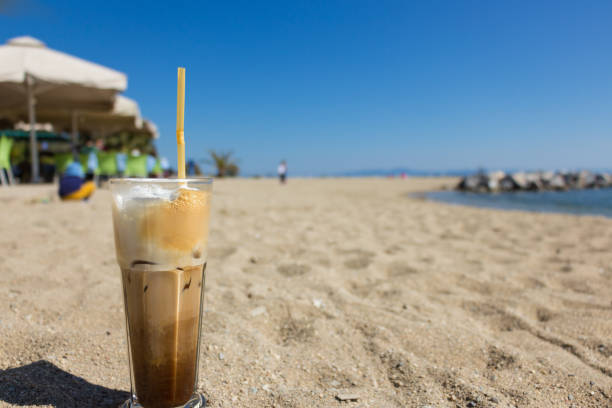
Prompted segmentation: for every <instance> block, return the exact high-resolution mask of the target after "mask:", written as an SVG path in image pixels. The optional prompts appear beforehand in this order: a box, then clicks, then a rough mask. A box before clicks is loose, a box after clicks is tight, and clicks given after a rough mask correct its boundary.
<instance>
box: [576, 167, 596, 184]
mask: <svg viewBox="0 0 612 408" xmlns="http://www.w3.org/2000/svg"><path fill="white" fill-rule="evenodd" d="M595 181H596V176H595V174H593V173H591V172H590V171H586V170H582V171H581V172H580V173H578V180H577V182H576V188H593V187H595Z"/></svg>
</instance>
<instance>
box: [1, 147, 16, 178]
mask: <svg viewBox="0 0 612 408" xmlns="http://www.w3.org/2000/svg"><path fill="white" fill-rule="evenodd" d="M12 148H13V139H9V138H8V137H6V136H4V135H2V137H0V182H1V183H2V185H3V186H4V185H6V184H9V185H10V184H15V180H13V170H12V169H11V149H12ZM4 170H6V173H7V174H8V183H7V180H6V177H5V176H4Z"/></svg>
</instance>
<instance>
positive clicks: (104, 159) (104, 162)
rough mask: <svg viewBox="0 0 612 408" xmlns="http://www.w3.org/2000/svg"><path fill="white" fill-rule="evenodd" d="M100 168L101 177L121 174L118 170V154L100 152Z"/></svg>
mask: <svg viewBox="0 0 612 408" xmlns="http://www.w3.org/2000/svg"><path fill="white" fill-rule="evenodd" d="M98 167H99V169H100V174H101V175H103V176H116V175H117V174H118V173H119V172H118V170H117V156H116V154H115V153H110V152H98Z"/></svg>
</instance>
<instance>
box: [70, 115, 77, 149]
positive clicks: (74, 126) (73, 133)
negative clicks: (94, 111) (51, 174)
mask: <svg viewBox="0 0 612 408" xmlns="http://www.w3.org/2000/svg"><path fill="white" fill-rule="evenodd" d="M78 127H79V122H78V113H77V111H76V110H73V111H72V131H71V133H70V134H71V137H72V154H73V155H74V160H76V161H78V160H79V158H78V152H77V142H78V138H79V129H78Z"/></svg>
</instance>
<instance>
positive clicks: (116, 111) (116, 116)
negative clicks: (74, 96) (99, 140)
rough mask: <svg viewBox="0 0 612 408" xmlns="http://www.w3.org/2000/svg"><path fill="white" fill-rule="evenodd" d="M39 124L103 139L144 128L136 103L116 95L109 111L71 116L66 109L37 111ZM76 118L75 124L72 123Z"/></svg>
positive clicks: (87, 112)
mask: <svg viewBox="0 0 612 408" xmlns="http://www.w3.org/2000/svg"><path fill="white" fill-rule="evenodd" d="M36 117H37V120H38V121H39V122H42V123H47V122H48V123H52V124H53V125H54V126H55V127H62V128H68V127H72V128H73V129H75V128H78V129H84V130H88V131H90V132H92V133H96V134H98V135H99V136H100V137H104V136H106V135H107V134H109V133H113V132H116V131H119V130H123V129H141V128H142V127H143V126H144V122H143V119H142V116H141V115H140V108H139V107H138V103H136V101H134V100H132V99H130V98H128V97H125V96H123V95H117V96H116V97H115V100H114V102H113V108H112V109H111V110H109V111H78V113H77V115H73V114H72V112H71V111H69V110H66V109H39V110H37V112H36ZM75 117H76V122H77V123H73V122H74V120H75Z"/></svg>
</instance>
